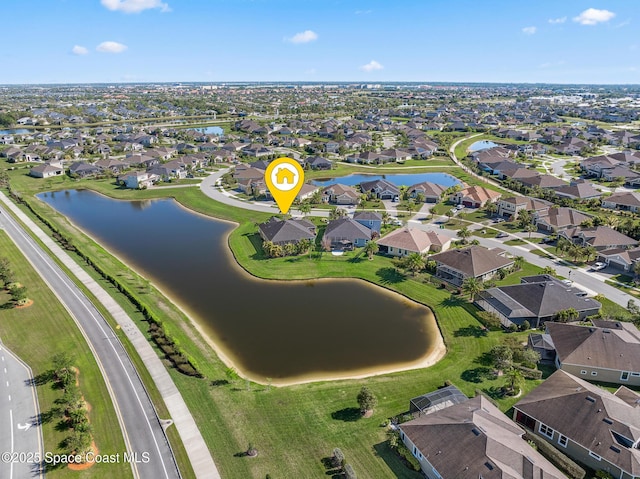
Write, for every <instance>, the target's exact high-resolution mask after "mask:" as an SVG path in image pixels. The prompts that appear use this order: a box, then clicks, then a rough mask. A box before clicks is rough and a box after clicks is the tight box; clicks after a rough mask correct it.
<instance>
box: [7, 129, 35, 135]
mask: <svg viewBox="0 0 640 479" xmlns="http://www.w3.org/2000/svg"><path fill="white" fill-rule="evenodd" d="M33 131H34V130H28V129H27V128H13V129H10V130H0V135H26V134H27V133H33Z"/></svg>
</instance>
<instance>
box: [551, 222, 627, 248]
mask: <svg viewBox="0 0 640 479" xmlns="http://www.w3.org/2000/svg"><path fill="white" fill-rule="evenodd" d="M560 236H562V237H564V238H565V239H568V240H569V241H571V242H572V243H576V244H578V245H580V246H593V247H594V248H595V249H596V250H597V251H604V250H608V249H614V248H620V249H628V248H631V247H633V246H637V245H638V242H637V241H636V240H634V239H633V238H629V237H628V236H626V235H623V234H622V233H619V232H618V231H616V230H614V229H612V228H609V227H608V226H595V227H592V228H583V227H582V226H578V227H576V228H568V229H566V230H564V231H562V232H561V233H560Z"/></svg>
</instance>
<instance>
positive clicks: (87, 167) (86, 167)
mask: <svg viewBox="0 0 640 479" xmlns="http://www.w3.org/2000/svg"><path fill="white" fill-rule="evenodd" d="M101 172H102V169H101V168H99V167H97V166H96V165H93V164H91V163H87V162H86V161H76V162H73V163H72V164H71V165H70V166H69V175H71V176H74V177H78V178H89V177H90V176H95V175H98V174H100V173H101Z"/></svg>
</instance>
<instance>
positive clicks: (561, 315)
mask: <svg viewBox="0 0 640 479" xmlns="http://www.w3.org/2000/svg"><path fill="white" fill-rule="evenodd" d="M579 317H580V313H578V311H576V309H575V308H568V309H563V310H561V311H558V313H557V314H556V320H558V321H559V322H561V323H568V322H571V321H575V320H577V319H578V318H579Z"/></svg>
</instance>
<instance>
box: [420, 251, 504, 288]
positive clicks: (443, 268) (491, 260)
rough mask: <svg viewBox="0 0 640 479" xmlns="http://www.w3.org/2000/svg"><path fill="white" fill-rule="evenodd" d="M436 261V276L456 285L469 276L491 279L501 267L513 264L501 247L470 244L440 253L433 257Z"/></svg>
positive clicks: (485, 279)
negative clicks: (491, 247) (490, 247)
mask: <svg viewBox="0 0 640 479" xmlns="http://www.w3.org/2000/svg"><path fill="white" fill-rule="evenodd" d="M431 259H432V260H434V261H435V262H436V277H438V278H440V279H442V280H444V281H447V282H449V283H451V284H454V285H456V286H461V285H462V282H463V281H464V280H465V279H467V278H476V279H478V280H480V281H487V280H489V279H491V278H492V277H493V276H494V275H495V274H496V272H497V271H498V270H499V269H502V268H509V267H511V266H513V262H514V261H513V259H512V258H507V257H506V256H505V251H504V250H502V249H500V248H493V249H487V248H484V247H482V246H469V247H467V248H462V249H455V250H450V251H445V252H444V253H438V254H436V255H433V256H432V257H431Z"/></svg>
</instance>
